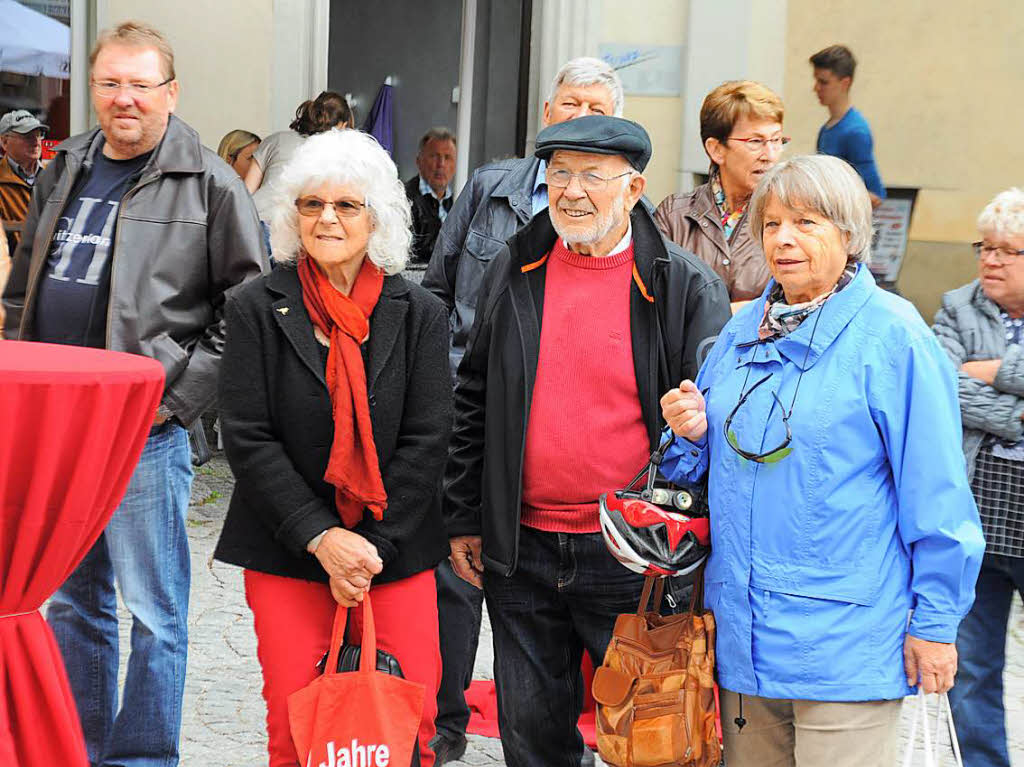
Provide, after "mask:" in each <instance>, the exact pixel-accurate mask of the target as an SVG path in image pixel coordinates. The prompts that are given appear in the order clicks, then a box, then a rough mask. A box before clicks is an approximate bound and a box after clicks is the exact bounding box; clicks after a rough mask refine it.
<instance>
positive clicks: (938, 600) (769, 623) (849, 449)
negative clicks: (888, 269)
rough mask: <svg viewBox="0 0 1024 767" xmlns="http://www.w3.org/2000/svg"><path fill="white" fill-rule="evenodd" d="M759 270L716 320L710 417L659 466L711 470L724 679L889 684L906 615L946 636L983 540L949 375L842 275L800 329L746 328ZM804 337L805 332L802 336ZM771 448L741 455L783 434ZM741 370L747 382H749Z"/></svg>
mask: <svg viewBox="0 0 1024 767" xmlns="http://www.w3.org/2000/svg"><path fill="white" fill-rule="evenodd" d="M773 284H774V283H769V285H768V288H767V289H766V291H765V294H763V295H762V296H761V298H760V299H758V300H756V301H754V302H752V303H751V304H748V305H747V306H746V307H744V308H743V309H742V310H741V311H740V312H739V313H737V315H736V316H735V317H733V319H732V320H731V321H730V322H729V324H728V325H726V327H725V328H724V329H723V330H722V334H721V335H720V336H719V338H718V341H717V343H716V344H715V347H714V348H713V350H712V351H711V354H710V356H709V357H708V359H707V360H706V361H705V363H704V365H703V367H702V368H701V371H700V374H699V375H698V378H697V382H696V383H697V386H698V387H700V389H701V390H702V391H703V390H705V389H706V392H705V397H706V400H707V415H708V432H707V435H706V436H705V437H704V438H703V439H702V440H701V441H700V444H693V443H690V442H687V441H686V440H682V439H679V438H676V440H675V442H674V444H673V445H672V446H671V447H670V448H669V451H668V453H667V455H666V459H665V461H664V462H663V463H662V466H661V470H662V472H663V473H664V474H665V476H666V477H668V478H669V479H673V478H676V479H682V478H686V479H687V480H689V481H694V480H696V479H698V478H700V477H701V476H702V475H704V474H705V473H707V472H710V475H709V476H708V491H709V500H710V505H711V543H712V550H711V556H710V560H709V563H708V567H707V571H706V574H705V582H706V586H705V602H706V605H707V607H708V608H709V609H711V610H713V611H714V614H715V618H716V622H717V624H718V643H717V662H718V674H719V682H720V684H721V685H722V686H723V687H725V688H726V689H729V690H732V691H734V692H739V693H744V694H747V695H759V696H763V697H769V698H795V699H801V700H820V701H858V700H883V699H895V698H899V697H901V696H904V695H907V694H909V693H910V692H912V688H910V687H908V686H907V682H906V677H905V674H904V670H903V640H904V637H905V634H906V632H907V630H908V628H907V625H908V624H907V620H908V614H909V613H910V611H911V610H912V611H913V616H912V617H911V618H910V622H909V632H910V633H911V634H913V635H914V636H916V637H919V638H921V639H927V640H931V641H935V642H953V641H955V639H956V632H957V626H958V625H959V623H960V620H961V618H962V617H963V616H964V615H965V614H966V613H967V611H968V609H969V608H970V606H971V603H972V602H973V601H974V583H975V581H976V579H977V576H978V570H979V568H980V566H981V557H982V553H983V552H984V548H985V542H984V538H983V537H982V533H981V526H980V523H979V521H978V511H977V507H976V506H975V503H974V498H973V497H972V495H971V491H970V487H969V485H968V483H967V477H966V472H965V465H964V457H963V453H962V452H961V449H960V439H961V433H962V432H961V428H960V406H959V403H958V401H957V379H956V373H955V371H954V370H953V368H952V366H951V364H950V362H949V359H948V357H947V356H946V354H945V353H944V352H943V351H942V349H941V348H940V347H939V344H938V342H937V341H936V340H935V337H934V336H933V335H932V333H931V331H929V329H928V327H927V326H926V325H925V324H924V322H923V321H922V320H921V318H920V317H919V316H918V314H917V312H916V311H915V309H914V308H913V306H911V304H909V303H908V302H907V301H905V300H903V299H901V298H898V297H897V296H894V295H892V294H890V293H886V292H884V291H882V290H880V289H879V288H877V287H876V286H875V282H874V280H873V279H872V277H871V274H870V272H869V271H868V269H866V268H865V267H863V266H861V267H860V269H859V270H858V272H857V275H856V276H855V277H854V279H853V281H852V282H851V283H850V284H849V285H847V287H846V288H845V289H843V290H841V291H840V292H839V293H837V294H835V295H834V296H832V297H831V298H830V299H829V300H828V301H826V302H825V304H824V305H823V306H822V308H821V309H819V310H818V311H817V312H815V313H814V314H812V315H810V316H809V317H808V318H807V319H806V320H805V321H804V322H803V323H802V324H801V325H800V327H799V328H797V329H796V330H795V331H793V332H792V333H790V334H789V335H787V336H786V337H784V338H782V339H778V340H776V341H774V342H766V343H753V344H750V345H744V342H756V341H757V337H758V336H757V328H758V324H759V322H760V319H761V317H762V316H763V315H764V303H765V296H766V295H767V292H768V291H769V290H771V288H772V285H773ZM812 334H813V342H812V341H811V336H812ZM801 369H803V370H804V375H803V380H802V381H800V387H799V392H798V395H797V397H796V401H795V405H794V406H793V412H792V416H791V417H790V419H789V423H790V427H791V429H792V435H793V439H792V443H791V445H790V447H792V452H791V453H790V454H789V455H787V456H786V457H785V458H783V459H782V460H780V461H777V462H775V463H758V462H754V461H750V460H747V459H744V458H741V457H740V456H739V455H737V454H736V453H735V452H734V451H733V450H732V449H731V448H730V447H729V445H728V444H727V443H726V437H725V434H724V433H723V424H724V422H725V420H726V418H727V416H728V415H729V413H730V411H732V410H733V408H734V407H735V406H736V403H737V402H738V400H739V399H740V396H741V391H747V390H749V389H750V387H751V386H752V385H753V384H754V383H755V382H757V381H758V380H760V379H761V378H762V377H764V376H766V375H769V374H770V376H771V377H770V378H769V379H768V381H766V382H765V383H764V384H762V385H761V386H759V387H757V388H756V389H755V390H754V391H753V393H752V394H751V395H750V396H749V398H748V400H747V402H746V403H745V404H744V405H743V406H742V407H741V408H740V409H739V411H738V412H737V413H736V414H735V415H734V417H733V420H732V424H731V431H732V432H733V433H734V434H735V435H736V438H737V440H738V442H739V445H740V447H742V448H743V449H744V450H746V451H749V452H755V453H759V452H763V451H767V450H770V449H771V448H773V447H775V446H777V445H779V444H780V443H781V442H783V440H784V439H785V434H786V429H785V424H784V423H783V420H782V415H783V413H782V412H781V408H780V407H779V404H778V402H777V401H776V399H775V398H774V397H773V392H774V393H775V394H776V395H777V397H778V400H779V401H781V403H782V406H783V407H784V408H785V409H786V410H788V409H789V408H790V403H791V401H792V400H793V393H794V388H795V387H796V385H797V379H798V377H799V375H800V371H801ZM744 384H745V385H744Z"/></svg>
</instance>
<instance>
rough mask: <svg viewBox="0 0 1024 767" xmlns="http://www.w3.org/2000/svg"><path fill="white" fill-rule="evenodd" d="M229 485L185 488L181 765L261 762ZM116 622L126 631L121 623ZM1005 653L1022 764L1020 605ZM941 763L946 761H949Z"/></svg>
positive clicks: (474, 753) (497, 753)
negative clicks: (226, 531) (188, 576)
mask: <svg viewBox="0 0 1024 767" xmlns="http://www.w3.org/2000/svg"><path fill="white" fill-rule="evenodd" d="M232 484H233V480H232V478H231V473H230V471H229V470H228V467H227V464H226V462H225V461H224V459H223V457H221V456H218V457H216V458H214V460H213V461H211V462H210V463H208V464H207V465H206V466H203V467H201V468H200V469H199V470H198V473H197V474H196V479H195V484H194V487H193V490H192V505H191V507H190V508H189V517H188V532H189V539H190V542H191V545H192V604H191V609H190V615H189V624H190V638H189V665H188V676H187V679H186V683H185V703H184V720H183V723H182V742H181V757H182V761H181V763H182V765H183V766H184V767H257V766H258V765H266V764H267V758H266V735H265V729H264V717H265V715H266V712H265V709H264V706H263V698H262V695H261V687H262V680H261V677H260V670H259V663H258V661H257V660H256V640H255V636H254V634H253V629H252V617H251V614H250V612H249V609H248V607H247V606H246V604H245V598H244V593H243V588H242V573H241V571H240V570H239V569H238V568H236V567H231V566H228V565H224V564H222V563H220V562H214V561H213V548H214V544H215V543H216V540H217V536H218V535H219V533H220V528H221V524H222V522H223V519H224V514H225V512H226V510H227V501H228V499H229V498H230V495H231V487H232ZM121 623H122V628H123V629H125V630H126V629H127V621H126V620H122V622H121ZM484 632H485V636H484V637H483V638H482V640H481V642H480V653H479V656H478V657H477V663H476V671H477V677H479V678H489V677H490V675H491V673H490V668H491V643H490V632H489V629H488V628H487V626H486V624H485V626H484ZM127 646H128V636H127V633H124V634H123V636H122V648H125V649H126V648H127ZM1007 655H1008V658H1009V665H1010V668H1009V672H1008V674H1007V689H1006V704H1007V722H1008V725H1009V728H1010V738H1011V753H1012V754H1013V757H1014V759H1015V761H1016V764H1017V765H1018V766H1019V767H1024V611H1022V610H1021V609H1020V605H1019V604H1018V606H1017V608H1016V612H1015V615H1014V617H1013V630H1012V637H1011V640H1010V646H1009V647H1008V652H1007ZM122 666H123V664H122ZM904 718H906V714H904ZM503 763H504V762H503V760H502V756H501V745H500V743H499V742H498V741H497V740H495V739H490V738H482V737H479V736H473V735H471V736H470V745H469V748H468V749H467V751H466V755H465V757H464V759H463V761H461V762H457V763H455V764H457V765H471V766H472V767H479V766H480V765H492V764H503ZM948 763H949V764H952V760H950V761H949V762H948Z"/></svg>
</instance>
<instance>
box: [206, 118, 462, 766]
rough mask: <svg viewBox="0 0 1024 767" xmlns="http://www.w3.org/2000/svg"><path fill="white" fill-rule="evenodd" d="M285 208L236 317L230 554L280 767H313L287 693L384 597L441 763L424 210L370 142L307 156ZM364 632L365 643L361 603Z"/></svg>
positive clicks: (354, 138)
mask: <svg viewBox="0 0 1024 767" xmlns="http://www.w3.org/2000/svg"><path fill="white" fill-rule="evenodd" d="M276 195H277V199H276V202H275V205H274V209H273V213H272V216H271V240H272V242H273V249H274V258H275V259H276V260H278V261H279V262H281V267H280V268H278V269H276V270H274V271H273V272H272V273H271V274H268V275H265V276H264V277H263V278H262V279H261V280H256V281H254V282H250V283H248V284H247V285H245V286H244V287H243V288H242V289H240V290H238V291H237V292H236V293H235V294H234V295H233V296H232V297H231V298H230V299H229V300H228V304H227V309H226V312H225V316H226V322H227V342H226V344H225V348H224V356H223V360H222V363H221V382H220V402H221V422H222V424H223V431H224V447H225V452H226V454H227V458H228V462H229V463H230V464H231V469H232V471H233V472H234V475H235V479H236V483H235V490H234V493H233V495H232V498H231V504H230V508H229V510H228V516H227V520H226V521H225V524H224V530H223V532H222V533H221V537H220V541H219V542H218V545H217V550H216V554H215V556H216V557H217V558H218V559H220V560H222V561H224V562H229V563H231V564H236V565H239V566H241V567H244V568H245V590H246V598H247V600H248V603H249V606H250V607H251V609H252V611H253V617H254V623H255V628H256V636H257V640H258V653H259V659H260V665H261V667H262V669H263V680H264V687H263V695H264V698H265V699H266V702H267V730H268V736H269V751H270V765H271V767H283V766H284V765H289V767H293V766H296V765H299V761H298V757H297V755H296V752H295V748H294V746H293V744H292V739H291V736H290V733H289V727H288V710H287V698H288V696H289V695H290V694H291V693H293V692H295V691H296V690H298V689H300V688H302V687H305V686H306V685H307V684H309V682H310V681H312V680H313V678H314V677H315V676H316V675H317V674H318V671H317V670H316V668H315V666H316V663H317V660H318V659H320V658H321V657H322V656H323V655H324V653H325V652H326V651H327V649H328V644H329V641H330V636H331V628H332V623H333V620H334V615H335V611H336V609H337V607H338V606H339V605H342V606H349V607H353V606H356V605H357V604H358V603H359V602H361V601H362V599H363V596H364V594H366V593H367V592H368V591H370V592H372V594H373V611H374V617H375V622H376V626H377V642H378V647H379V648H380V649H382V650H384V651H386V652H389V653H391V654H392V655H393V656H395V658H396V659H397V660H398V662H399V664H400V665H401V667H402V671H403V673H404V676H405V677H406V678H407V679H410V680H412V681H415V682H419V683H421V684H423V685H424V686H425V687H426V695H425V704H424V709H423V716H422V721H421V724H420V728H419V733H418V736H419V756H420V764H421V765H422V766H423V767H430V765H431V764H433V760H434V757H433V752H432V751H431V750H430V749H429V747H428V745H427V744H428V743H429V742H430V740H431V738H433V736H434V715H435V713H436V701H435V697H436V693H437V688H438V684H439V683H440V678H441V663H440V652H439V649H438V626H437V596H436V591H435V585H434V573H433V570H434V567H435V566H436V565H437V564H438V563H439V562H440V561H441V560H442V559H443V558H444V557H446V556H447V554H448V540H447V537H446V534H445V528H444V524H443V522H442V520H441V510H440V480H441V473H442V469H443V465H444V462H445V458H446V456H447V449H446V448H447V442H448V436H449V430H450V423H451V419H452V413H451V382H450V380H449V374H448V366H447V354H448V318H447V314H446V312H445V309H444V306H443V304H442V303H441V302H440V301H439V300H438V299H437V298H435V297H434V296H432V295H430V294H429V293H428V292H427V291H426V290H424V289H422V288H420V286H419V285H415V284H411V283H408V282H406V281H405V280H404V279H403V278H402V277H401V276H400V275H399V272H400V271H401V270H402V268H403V267H404V265H405V263H406V260H407V259H408V256H409V250H410V245H411V234H410V231H409V221H410V216H409V203H408V201H407V200H406V196H405V190H404V188H403V186H402V183H401V181H399V179H398V173H397V171H396V169H395V165H394V163H393V162H392V161H391V158H390V157H388V155H387V153H386V152H385V151H384V150H383V149H382V148H381V147H380V145H379V144H377V142H376V141H375V140H374V139H373V138H372V137H370V136H368V135H365V134H363V133H359V132H357V131H352V130H343V131H338V130H331V131H328V132H326V133H322V134H319V135H317V136H312V137H310V138H309V139H308V140H307V141H306V142H305V143H303V145H302V146H301V147H300V148H299V149H298V150H297V151H296V153H295V155H294V157H293V159H292V160H291V162H290V163H289V165H288V167H287V168H286V169H285V170H284V172H283V174H282V176H281V179H280V182H279V184H278V186H277V189H276ZM352 618H353V621H350V623H353V624H354V625H351V627H350V629H349V633H350V636H359V634H358V631H359V630H360V627H361V618H362V613H361V611H353V614H352Z"/></svg>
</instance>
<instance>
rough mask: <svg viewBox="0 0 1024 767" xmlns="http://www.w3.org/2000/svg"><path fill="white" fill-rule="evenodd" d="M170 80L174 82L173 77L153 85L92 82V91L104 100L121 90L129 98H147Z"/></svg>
mask: <svg viewBox="0 0 1024 767" xmlns="http://www.w3.org/2000/svg"><path fill="white" fill-rule="evenodd" d="M172 80H174V78H173V77H168V78H167V79H166V80H164V81H163V82H162V83H156V84H155V85H151V84H149V83H119V82H115V81H114V80H93V81H92V90H93V92H94V93H95V94H96V95H97V96H99V97H101V98H105V99H112V98H114V97H115V96H117V94H118V92H119V91H120V90H121V89H122V88H123V89H124V90H125V91H127V92H128V95H129V96H136V97H141V96H148V95H149V94H150V93H152V92H153V91H155V90H156V89H157V88H161V87H163V86H164V85H167V83H169V82H171V81H172Z"/></svg>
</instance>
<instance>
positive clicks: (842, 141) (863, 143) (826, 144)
mask: <svg viewBox="0 0 1024 767" xmlns="http://www.w3.org/2000/svg"><path fill="white" fill-rule="evenodd" d="M818 154H830V155H832V156H833V157H841V158H843V159H844V160H846V161H847V162H848V163H850V165H852V166H853V169H854V170H856V171H857V172H858V173H859V174H860V177H861V178H862V179H864V186H866V187H867V188H868V191H869V192H873V193H874V194H877V195H878V196H879V197H883V198H884V197H885V187H884V186H882V178H881V176H879V175H878V166H877V165H875V150H874V142H873V141H872V140H871V128H870V127H869V126H868V121H867V120H865V119H864V115H862V114H861V113H860V112H858V111H857V110H856V109H854V108H853V107H850V108H849V109H848V110H847V111H846V114H844V115H843V116H842V118H840V120H839V122H837V123H836V124H835V125H833V126H832V127H831V128H829V127H828V123H826V124H825V125H822V126H821V130H819V131H818Z"/></svg>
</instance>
